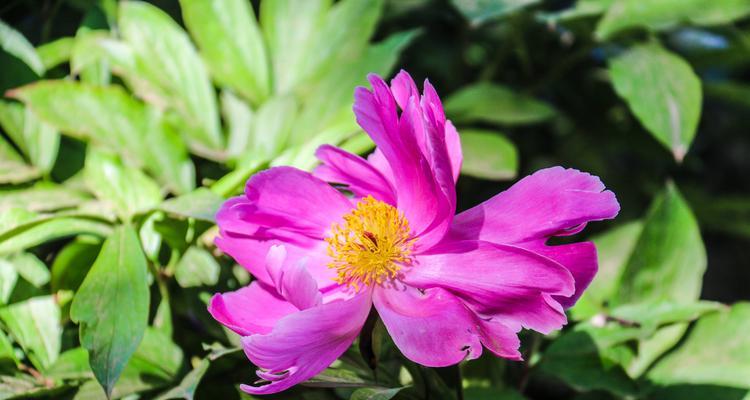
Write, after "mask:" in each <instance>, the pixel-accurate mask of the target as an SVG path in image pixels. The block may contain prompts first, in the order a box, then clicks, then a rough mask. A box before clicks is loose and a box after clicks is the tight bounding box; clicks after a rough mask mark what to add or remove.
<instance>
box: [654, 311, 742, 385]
mask: <svg viewBox="0 0 750 400" xmlns="http://www.w3.org/2000/svg"><path fill="white" fill-rule="evenodd" d="M748 330H750V304H749V303H737V304H735V305H734V306H732V308H731V310H726V311H724V312H719V313H713V314H710V315H708V316H705V317H703V318H701V319H700V320H699V321H698V323H697V324H696V325H695V328H694V329H693V330H692V331H691V332H690V334H689V336H688V338H687V340H685V342H684V343H683V344H682V345H681V346H680V347H679V348H678V349H677V350H676V351H674V352H672V353H670V354H669V355H667V356H666V357H665V358H664V359H662V360H661V361H659V362H658V363H657V364H656V366H655V367H654V368H653V369H652V370H650V371H649V372H648V373H647V374H646V377H647V378H648V379H649V380H651V381H652V382H654V383H656V384H659V385H674V384H693V385H698V384H705V385H720V386H729V387H735V388H744V389H750V380H748V379H747V377H748V376H750V339H748V337H747V335H743V334H741V333H740V332H747V331H748Z"/></svg>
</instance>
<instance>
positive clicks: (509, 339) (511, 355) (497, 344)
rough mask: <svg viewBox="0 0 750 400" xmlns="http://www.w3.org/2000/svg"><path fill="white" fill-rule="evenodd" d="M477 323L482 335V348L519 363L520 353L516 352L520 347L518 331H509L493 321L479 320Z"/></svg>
mask: <svg viewBox="0 0 750 400" xmlns="http://www.w3.org/2000/svg"><path fill="white" fill-rule="evenodd" d="M479 321H480V324H479V331H480V332H481V334H482V344H483V345H484V347H486V348H488V349H490V351H492V352H493V353H494V354H495V355H496V356H498V357H503V358H507V359H509V360H515V361H521V359H522V357H521V353H520V352H519V351H518V347H519V346H521V340H519V339H518V329H516V330H513V329H510V328H509V327H507V326H505V325H504V324H502V323H501V322H499V321H497V320H495V319H491V320H483V319H479Z"/></svg>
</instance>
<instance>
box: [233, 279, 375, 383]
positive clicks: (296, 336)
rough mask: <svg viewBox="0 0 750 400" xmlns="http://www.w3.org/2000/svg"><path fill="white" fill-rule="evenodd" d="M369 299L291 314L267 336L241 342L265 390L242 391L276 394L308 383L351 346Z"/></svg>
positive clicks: (365, 296) (364, 294) (359, 297)
mask: <svg viewBox="0 0 750 400" xmlns="http://www.w3.org/2000/svg"><path fill="white" fill-rule="evenodd" d="M370 298H371V294H370V292H369V291H362V292H360V293H359V294H358V295H356V296H354V297H352V298H351V299H349V300H342V301H334V302H331V303H327V304H323V305H320V306H316V307H313V308H308V309H306V310H303V311H300V312H297V313H293V314H290V315H288V316H286V317H284V318H282V319H281V320H279V321H278V323H277V324H276V326H275V327H274V328H273V331H271V333H268V334H265V335H251V336H246V337H244V338H242V346H243V348H244V350H245V354H246V355H247V357H248V358H249V359H250V361H252V362H253V363H254V364H255V365H256V366H258V367H259V368H261V369H263V370H264V371H259V373H258V376H260V377H261V378H263V379H265V380H267V381H270V383H268V384H266V385H263V386H250V385H241V386H240V388H241V389H242V390H243V391H245V392H247V393H250V394H269V393H276V392H280V391H282V390H284V389H287V388H289V387H291V386H293V385H295V384H297V383H299V382H302V381H304V380H307V379H309V378H312V377H313V376H315V375H316V374H318V373H319V372H321V371H323V370H324V369H325V368H326V367H328V366H329V365H330V364H331V363H332V362H333V361H334V360H336V358H338V357H339V356H340V355H341V354H342V353H343V352H344V351H346V349H347V348H349V346H350V345H351V344H352V342H353V341H354V339H355V338H356V337H357V334H358V333H359V331H360V329H361V328H362V325H363V324H364V322H365V320H366V319H367V315H368V314H369V310H370V305H371V301H370Z"/></svg>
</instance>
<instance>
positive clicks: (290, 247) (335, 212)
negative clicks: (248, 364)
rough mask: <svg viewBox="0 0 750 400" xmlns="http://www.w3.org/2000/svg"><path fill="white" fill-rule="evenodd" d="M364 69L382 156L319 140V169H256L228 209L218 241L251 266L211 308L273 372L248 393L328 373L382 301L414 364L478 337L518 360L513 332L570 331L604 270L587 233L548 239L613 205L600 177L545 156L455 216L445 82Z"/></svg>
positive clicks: (469, 345)
mask: <svg viewBox="0 0 750 400" xmlns="http://www.w3.org/2000/svg"><path fill="white" fill-rule="evenodd" d="M369 80H370V83H371V85H372V87H373V90H372V91H369V90H367V89H365V88H362V87H360V88H357V90H356V92H355V103H354V113H355V114H356V117H357V122H358V123H359V125H360V126H361V127H362V129H364V130H365V132H367V133H368V134H369V135H370V137H371V138H372V140H373V141H374V142H375V144H376V145H377V149H376V150H375V152H374V153H372V155H370V156H369V157H368V158H367V159H364V158H362V157H359V156H357V155H354V154H350V153H347V152H345V151H343V150H341V149H339V148H336V147H333V146H327V145H325V146H321V147H320V148H319V149H318V151H317V156H318V158H319V159H320V161H321V162H322V165H321V166H320V167H318V169H316V170H315V172H314V173H312V174H311V173H308V172H304V171H300V170H298V169H294V168H290V167H276V168H271V169H269V170H267V171H264V172H261V173H258V174H256V175H255V176H253V177H252V178H250V180H249V181H248V182H247V186H246V189H245V195H244V196H239V197H235V198H233V199H230V200H228V201H227V202H226V203H225V204H224V205H223V207H222V208H221V210H220V211H219V213H218V214H217V221H218V225H219V228H220V231H221V233H220V237H219V238H217V239H216V244H217V245H218V247H219V248H220V249H222V250H223V251H224V252H226V253H227V254H229V255H231V256H232V257H234V259H235V260H237V262H238V263H239V264H241V265H242V266H244V267H245V268H247V269H248V270H249V271H250V273H252V274H253V276H254V277H255V278H256V280H255V281H254V282H252V283H251V284H250V285H249V286H247V287H245V288H242V289H240V290H237V291H235V292H230V293H224V294H217V295H215V296H214V297H213V299H212V300H211V304H210V306H209V311H210V312H211V314H212V315H213V317H214V318H216V320H218V321H219V322H221V323H222V324H224V325H226V326H227V327H229V328H230V329H232V330H234V331H235V332H237V333H238V334H240V335H242V345H243V347H244V350H245V353H246V354H247V357H248V358H249V359H250V361H252V362H253V363H254V364H255V365H257V366H258V367H259V368H260V370H259V371H258V372H257V374H258V376H259V377H260V378H261V379H262V380H263V382H262V383H263V384H262V385H260V386H249V385H243V386H242V389H243V390H244V391H246V392H248V393H252V394H264V393H275V392H279V391H281V390H284V389H287V388H289V387H290V386H293V385H295V384H297V383H299V382H301V381H304V380H306V379H309V378H311V377H313V376H314V375H316V374H318V373H319V372H321V371H322V370H323V369H325V368H326V367H327V366H329V365H330V364H331V362H333V361H334V360H335V359H336V358H338V357H339V356H340V355H341V354H342V353H343V352H344V351H345V350H346V349H347V348H348V347H349V346H350V345H351V344H352V342H353V341H354V339H355V338H356V337H357V335H358V333H359V331H360V329H361V327H362V325H363V324H364V322H365V320H366V319H367V316H368V313H369V312H370V308H371V307H372V306H375V309H376V310H377V312H378V314H379V316H380V318H381V319H382V321H383V323H384V324H385V326H386V328H387V329H388V332H389V334H390V335H391V336H392V337H393V340H394V342H395V343H396V345H397V346H398V347H399V349H400V350H401V351H402V352H403V354H404V355H405V356H406V357H407V358H409V359H410V360H412V361H414V362H417V363H419V364H422V365H426V366H430V367H442V366H448V365H452V364H456V363H458V362H460V361H462V360H467V359H473V358H477V357H479V355H480V354H481V353H482V348H483V346H484V347H486V348H487V349H489V350H490V351H491V352H492V353H494V354H496V355H497V356H500V357H505V358H508V359H512V360H520V359H521V354H520V353H519V352H518V347H519V339H518V336H517V333H518V331H520V330H521V329H522V328H526V329H533V330H535V331H538V332H541V333H545V334H546V333H548V332H551V331H553V330H556V329H560V328H561V327H562V326H563V325H564V324H565V323H566V317H565V312H564V310H565V308H567V307H570V306H572V305H573V304H574V303H575V302H576V300H577V299H578V298H579V297H580V295H581V293H582V292H583V290H584V289H585V288H586V287H587V286H588V284H589V283H590V282H591V280H592V278H593V277H594V274H595V273H596V270H597V260H596V249H595V248H594V245H593V244H592V243H591V242H583V243H574V244H566V245H559V246H547V245H546V244H545V243H546V241H547V239H549V238H550V237H552V236H561V235H571V234H574V233H578V232H580V231H581V230H582V229H583V228H584V226H585V225H586V223H587V222H589V221H598V220H603V219H609V218H613V217H614V216H615V215H617V213H618V211H619V205H618V203H617V200H616V198H615V195H614V194H613V193H612V192H611V191H608V190H604V185H603V184H602V183H601V181H600V180H599V178H597V177H595V176H592V175H589V174H587V173H583V172H580V171H577V170H574V169H564V168H561V167H554V168H548V169H544V170H541V171H538V172H536V173H534V174H533V175H531V176H527V177H526V178H524V179H522V180H521V181H519V182H518V183H517V184H515V185H514V186H513V187H511V188H510V189H509V190H507V191H505V192H502V193H500V194H498V195H496V196H495V197H493V198H491V199H489V200H488V201H486V202H484V203H482V204H480V205H478V206H476V207H474V208H472V209H470V210H468V211H465V212H462V213H460V214H458V215H455V216H454V213H455V210H456V189H455V182H456V179H457V178H458V172H459V169H460V165H461V146H460V143H459V139H458V133H457V132H456V129H455V128H454V127H453V125H452V123H451V122H450V121H449V120H446V119H445V114H444V113H443V107H442V104H441V103H440V99H439V98H438V96H437V93H436V92H435V89H434V88H433V87H432V85H430V83H429V82H428V81H425V83H424V93H423V95H422V96H420V95H419V92H418V90H417V87H416V85H415V84H414V81H413V80H412V79H411V77H410V76H409V75H408V74H407V73H406V72H404V71H401V72H400V73H399V74H398V75H397V76H396V78H395V79H393V81H392V82H391V86H390V87H388V85H387V84H386V83H385V82H384V81H383V80H382V79H381V78H379V77H377V76H374V75H371V76H369ZM399 109H400V110H401V112H400V113H399ZM327 182H331V183H338V184H344V185H346V186H345V188H346V190H347V191H349V192H351V193H352V194H353V195H352V196H349V197H347V196H346V195H344V194H342V193H341V192H340V191H338V190H336V189H335V188H334V187H333V186H331V185H329V184H328V183H327Z"/></svg>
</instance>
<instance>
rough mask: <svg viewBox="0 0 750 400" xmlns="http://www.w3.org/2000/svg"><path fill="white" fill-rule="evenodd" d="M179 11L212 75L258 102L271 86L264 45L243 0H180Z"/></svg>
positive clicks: (250, 6)
mask: <svg viewBox="0 0 750 400" xmlns="http://www.w3.org/2000/svg"><path fill="white" fill-rule="evenodd" d="M180 5H181V6H182V15H183V18H184V19H185V24H186V25H187V27H188V29H189V30H190V33H191V34H192V35H193V37H194V38H195V40H196V42H198V45H199V46H200V49H201V55H202V56H203V59H204V60H205V61H206V64H208V67H209V69H210V70H211V72H212V74H213V76H214V79H215V80H216V81H217V82H218V83H219V84H221V85H223V86H227V87H229V88H231V89H233V90H235V91H236V92H237V93H240V94H241V95H243V96H244V97H245V98H246V99H248V100H250V101H251V102H253V104H260V103H261V102H263V101H264V100H265V98H266V97H267V96H268V94H269V93H270V90H271V77H270V73H269V68H268V57H267V55H266V46H265V43H264V42H263V37H262V35H261V33H260V29H259V27H258V23H257V21H256V19H255V13H254V12H253V8H252V5H251V4H250V3H248V2H247V1H245V0H225V1H222V2H220V3H217V2H215V1H212V0H198V1H194V0H187V1H185V0H183V1H181V2H180Z"/></svg>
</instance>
